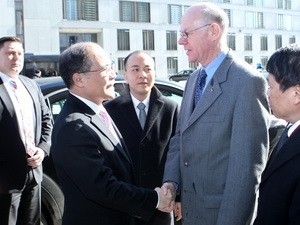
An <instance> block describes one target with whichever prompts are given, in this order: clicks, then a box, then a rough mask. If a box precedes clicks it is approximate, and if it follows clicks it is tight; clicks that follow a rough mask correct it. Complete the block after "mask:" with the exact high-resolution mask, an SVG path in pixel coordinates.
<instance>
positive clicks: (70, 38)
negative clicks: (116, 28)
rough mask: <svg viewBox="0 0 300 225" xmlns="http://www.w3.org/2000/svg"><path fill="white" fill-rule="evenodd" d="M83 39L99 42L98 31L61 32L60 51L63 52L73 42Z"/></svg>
mask: <svg viewBox="0 0 300 225" xmlns="http://www.w3.org/2000/svg"><path fill="white" fill-rule="evenodd" d="M82 41H91V42H96V43H97V34H96V33H82V34H80V33H60V34H59V45H60V52H63V51H64V50H65V49H67V48H68V47H69V46H71V45H72V44H75V43H77V42H82Z"/></svg>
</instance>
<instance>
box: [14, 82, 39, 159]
mask: <svg viewBox="0 0 300 225" xmlns="http://www.w3.org/2000/svg"><path fill="white" fill-rule="evenodd" d="M10 85H11V87H12V90H13V92H14V96H15V97H16V100H17V101H16V102H17V104H18V108H19V109H18V110H19V112H20V113H19V115H20V116H21V118H20V119H21V123H20V126H21V131H22V132H23V134H24V144H25V149H26V153H27V154H28V155H29V156H33V155H34V154H35V152H36V148H35V143H34V133H33V120H32V114H30V113H29V112H28V110H26V109H28V107H29V105H27V104H26V102H24V101H23V100H24V96H23V97H21V96H22V92H20V90H19V89H18V86H17V83H16V82H15V81H13V80H11V81H10ZM16 110H17V109H16Z"/></svg>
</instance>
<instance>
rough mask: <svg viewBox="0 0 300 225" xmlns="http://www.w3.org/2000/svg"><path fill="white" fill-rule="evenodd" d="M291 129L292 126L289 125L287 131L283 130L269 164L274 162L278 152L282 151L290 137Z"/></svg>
mask: <svg viewBox="0 0 300 225" xmlns="http://www.w3.org/2000/svg"><path fill="white" fill-rule="evenodd" d="M290 127H291V124H288V125H287V126H286V127H285V129H284V130H283V132H282V134H281V136H280V138H279V141H278V143H277V145H276V146H275V148H274V150H273V151H272V153H271V156H270V158H269V163H270V162H271V161H272V160H274V158H275V156H276V155H277V154H278V152H279V151H280V149H281V148H282V146H283V145H284V143H285V142H286V141H287V139H288V138H289V137H288V130H289V128H290Z"/></svg>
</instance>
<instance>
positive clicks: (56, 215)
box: [35, 77, 183, 225]
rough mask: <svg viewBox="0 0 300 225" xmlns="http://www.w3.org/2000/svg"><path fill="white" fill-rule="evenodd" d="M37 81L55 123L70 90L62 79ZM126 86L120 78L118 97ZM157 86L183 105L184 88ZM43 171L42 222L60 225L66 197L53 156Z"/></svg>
mask: <svg viewBox="0 0 300 225" xmlns="http://www.w3.org/2000/svg"><path fill="white" fill-rule="evenodd" d="M35 81H36V82H37V83H38V84H39V86H40V88H41V90H42V92H43V94H44V97H45V101H46V103H47V105H48V106H49V108H50V109H51V112H52V116H53V122H54V121H55V118H56V116H57V115H58V114H59V112H60V110H61V109H62V107H63V104H64V103H65V101H66V97H67V94H68V90H67V88H66V86H65V84H64V82H63V80H62V78H61V77H48V78H38V79H35ZM124 84H125V82H124V80H123V79H122V78H120V77H118V78H117V80H116V83H115V92H116V96H117V95H119V94H120V93H122V91H123V90H124ZM155 86H156V87H157V88H158V89H159V90H160V91H161V93H162V94H163V95H165V96H167V97H169V98H171V99H173V100H175V101H176V102H178V103H179V104H180V103H181V99H182V95H183V87H181V86H179V85H176V84H173V83H171V82H168V81H163V80H156V81H155ZM43 169H44V179H43V182H42V222H43V225H60V224H61V219H62V214H63V206H64V196H63V193H62V191H61V188H60V186H59V183H58V179H57V176H56V172H55V169H54V166H53V162H52V158H51V154H50V157H47V158H45V160H44V162H43Z"/></svg>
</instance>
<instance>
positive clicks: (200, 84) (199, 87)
mask: <svg viewBox="0 0 300 225" xmlns="http://www.w3.org/2000/svg"><path fill="white" fill-rule="evenodd" d="M206 77H207V74H206V72H205V69H204V68H203V69H202V70H201V71H200V74H199V75H198V78H197V84H196V90H195V99H194V108H195V107H196V105H197V103H198V101H199V100H200V98H201V96H202V93H203V89H204V86H205V83H206Z"/></svg>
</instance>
